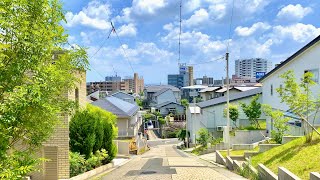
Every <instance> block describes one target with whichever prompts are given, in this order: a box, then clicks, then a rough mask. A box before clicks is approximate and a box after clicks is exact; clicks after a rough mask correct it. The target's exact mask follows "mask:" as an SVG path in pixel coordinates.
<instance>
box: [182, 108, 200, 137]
mask: <svg viewBox="0 0 320 180" xmlns="http://www.w3.org/2000/svg"><path fill="white" fill-rule="evenodd" d="M186 118H187V129H188V130H189V131H190V139H191V142H192V143H195V140H196V138H197V137H198V131H199V129H200V128H205V125H204V124H203V123H202V122H201V119H200V118H201V115H200V114H191V113H190V109H189V108H187V112H186Z"/></svg>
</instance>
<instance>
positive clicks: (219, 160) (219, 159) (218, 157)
mask: <svg viewBox="0 0 320 180" xmlns="http://www.w3.org/2000/svg"><path fill="white" fill-rule="evenodd" d="M216 163H218V164H221V165H224V166H225V165H226V160H225V159H224V157H223V156H222V155H221V154H220V152H219V151H216Z"/></svg>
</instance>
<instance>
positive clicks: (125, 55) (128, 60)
mask: <svg viewBox="0 0 320 180" xmlns="http://www.w3.org/2000/svg"><path fill="white" fill-rule="evenodd" d="M111 26H112V29H111V31H112V32H114V33H115V34H116V36H117V39H118V41H119V43H120V46H121V49H122V50H123V53H124V57H125V58H126V59H127V62H128V63H129V65H130V68H131V70H132V72H133V73H134V70H133V67H132V64H131V62H130V59H129V57H128V55H127V53H126V50H125V49H124V47H123V46H122V42H121V40H120V37H119V35H118V33H117V31H116V28H115V27H114V25H113V23H112V22H111Z"/></svg>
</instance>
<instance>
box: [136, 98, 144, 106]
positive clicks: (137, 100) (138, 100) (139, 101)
mask: <svg viewBox="0 0 320 180" xmlns="http://www.w3.org/2000/svg"><path fill="white" fill-rule="evenodd" d="M136 103H137V105H138V106H139V107H140V108H142V107H143V102H142V100H141V99H140V98H136Z"/></svg>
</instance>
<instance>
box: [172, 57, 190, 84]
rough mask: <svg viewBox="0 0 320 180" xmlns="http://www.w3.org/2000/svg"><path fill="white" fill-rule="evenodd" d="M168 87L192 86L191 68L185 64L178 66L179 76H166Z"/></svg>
mask: <svg viewBox="0 0 320 180" xmlns="http://www.w3.org/2000/svg"><path fill="white" fill-rule="evenodd" d="M168 85H172V86H174V87H177V88H181V87H185V86H192V85H193V66H187V64H185V63H183V64H179V74H169V75H168Z"/></svg>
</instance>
